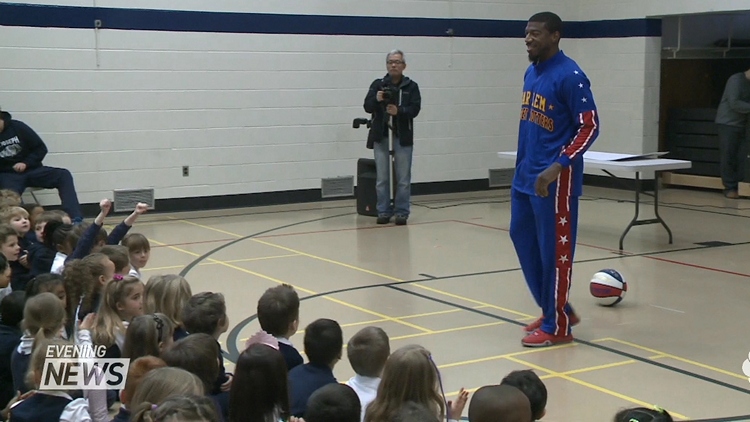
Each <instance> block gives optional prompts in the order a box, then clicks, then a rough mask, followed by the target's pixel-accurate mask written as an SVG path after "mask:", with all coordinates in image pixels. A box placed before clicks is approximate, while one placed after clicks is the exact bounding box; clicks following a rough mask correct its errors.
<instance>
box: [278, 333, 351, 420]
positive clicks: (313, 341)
mask: <svg viewBox="0 0 750 422" xmlns="http://www.w3.org/2000/svg"><path fill="white" fill-rule="evenodd" d="M343 347H344V338H343V333H342V332H341V326H339V324H338V323H337V322H336V321H333V320H330V319H318V320H315V321H313V322H312V323H310V325H308V326H307V328H305V354H306V355H307V358H308V359H309V362H308V363H306V364H304V365H298V366H296V367H295V368H294V369H292V370H291V371H289V397H290V400H289V402H290V410H291V412H292V416H297V417H303V416H304V414H305V410H307V400H308V399H309V398H310V396H311V395H312V393H314V392H315V391H316V390H317V389H318V388H320V387H323V386H324V385H327V384H332V383H335V382H337V381H336V377H334V376H333V367H334V366H335V365H336V363H338V361H339V360H341V352H342V349H343Z"/></svg>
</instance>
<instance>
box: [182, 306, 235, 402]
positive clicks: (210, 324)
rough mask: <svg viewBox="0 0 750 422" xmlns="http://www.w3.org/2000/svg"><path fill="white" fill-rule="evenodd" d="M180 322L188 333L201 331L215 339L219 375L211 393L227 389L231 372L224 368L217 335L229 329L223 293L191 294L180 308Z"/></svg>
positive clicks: (230, 381) (222, 353) (230, 379)
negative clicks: (217, 350) (217, 351)
mask: <svg viewBox="0 0 750 422" xmlns="http://www.w3.org/2000/svg"><path fill="white" fill-rule="evenodd" d="M182 323H183V324H185V329H186V330H187V332H188V333H190V334H197V333H203V334H208V335H210V336H212V337H213V338H214V339H216V347H217V348H218V349H219V377H218V379H217V380H216V382H215V383H214V386H213V391H212V392H211V394H219V393H221V392H222V391H229V389H230V388H231V386H232V374H229V373H227V372H226V370H225V369H224V351H223V350H221V344H220V343H219V337H220V336H221V335H222V334H224V333H226V332H227V329H229V317H228V316H227V305H226V302H225V301H224V295H222V294H221V293H211V292H203V293H198V294H195V295H193V297H191V298H190V300H188V302H187V304H186V305H185V307H184V308H183V309H182Z"/></svg>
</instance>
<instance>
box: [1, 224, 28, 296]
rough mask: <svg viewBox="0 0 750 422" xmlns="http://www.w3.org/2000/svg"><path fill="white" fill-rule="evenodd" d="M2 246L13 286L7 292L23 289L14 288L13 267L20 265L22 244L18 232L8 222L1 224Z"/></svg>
mask: <svg viewBox="0 0 750 422" xmlns="http://www.w3.org/2000/svg"><path fill="white" fill-rule="evenodd" d="M0 248H1V249H2V255H3V256H4V257H5V259H6V261H7V263H8V269H7V271H9V272H10V285H11V288H10V289H8V290H7V291H6V293H5V294H7V293H10V292H11V290H23V289H20V288H16V289H13V269H14V268H16V266H17V265H18V258H19V257H20V255H21V246H20V245H19V244H18V233H16V230H15V229H14V228H13V227H11V226H9V225H7V224H0Z"/></svg>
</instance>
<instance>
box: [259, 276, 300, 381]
mask: <svg viewBox="0 0 750 422" xmlns="http://www.w3.org/2000/svg"><path fill="white" fill-rule="evenodd" d="M257 313H258V322H259V323H260V328H261V329H263V331H265V332H267V333H268V334H270V335H272V336H274V337H276V339H277V340H278V341H279V351H280V352H281V354H282V355H283V356H284V361H285V362H286V367H287V369H288V370H290V371H291V370H292V368H294V367H295V366H297V365H302V363H304V360H303V359H302V355H300V354H299V352H298V351H297V349H295V348H294V345H293V344H292V342H290V341H289V339H290V338H291V337H292V336H293V335H294V333H296V332H297V327H298V326H299V296H298V295H297V292H296V291H294V288H293V287H292V286H290V285H288V284H282V285H280V286H276V287H272V288H270V289H268V290H266V291H265V293H263V295H262V296H261V297H260V299H259V300H258V309H257Z"/></svg>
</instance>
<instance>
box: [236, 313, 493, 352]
mask: <svg viewBox="0 0 750 422" xmlns="http://www.w3.org/2000/svg"><path fill="white" fill-rule="evenodd" d="M478 308H479V307H478ZM461 311H462V310H461V309H448V310H446V311H435V312H425V313H421V314H413V315H404V316H399V317H393V319H410V318H421V317H426V316H434V315H442V314H449V313H454V312H461ZM389 321H390V320H387V319H371V320H369V321H361V322H351V323H348V324H341V328H346V327H356V326H359V325H370V324H377V323H379V322H389ZM503 323H504V322H503ZM462 328H464V329H469V328H478V327H476V326H470V327H462ZM449 330H451V329H450V328H449ZM454 330H455V329H454ZM304 333H305V330H299V331H297V333H296V334H297V335H300V334H304ZM441 333H443V331H442V330H440V331H434V332H432V333H418V334H410V335H408V336H406V337H401V338H409V337H410V336H422V335H427V334H441ZM398 339H399V338H398V337H391V340H398ZM246 340H247V339H240V341H246ZM344 346H346V345H344Z"/></svg>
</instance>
